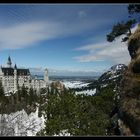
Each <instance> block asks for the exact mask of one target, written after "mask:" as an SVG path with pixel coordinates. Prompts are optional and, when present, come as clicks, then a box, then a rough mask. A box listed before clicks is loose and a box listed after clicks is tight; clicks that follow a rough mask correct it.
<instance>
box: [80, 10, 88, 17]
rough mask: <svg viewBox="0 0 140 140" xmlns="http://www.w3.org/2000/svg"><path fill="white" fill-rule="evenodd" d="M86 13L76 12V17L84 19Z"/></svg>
mask: <svg viewBox="0 0 140 140" xmlns="http://www.w3.org/2000/svg"><path fill="white" fill-rule="evenodd" d="M86 15H87V14H86V12H85V11H79V12H78V16H79V17H80V18H84V17H86Z"/></svg>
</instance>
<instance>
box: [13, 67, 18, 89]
mask: <svg viewBox="0 0 140 140" xmlns="http://www.w3.org/2000/svg"><path fill="white" fill-rule="evenodd" d="M17 87H18V83H17V66H16V64H15V66H14V92H16V91H17Z"/></svg>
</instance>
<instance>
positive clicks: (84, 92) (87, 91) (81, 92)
mask: <svg viewBox="0 0 140 140" xmlns="http://www.w3.org/2000/svg"><path fill="white" fill-rule="evenodd" d="M95 93H96V88H95V89H93V90H82V91H76V92H75V94H76V95H78V94H87V95H94V94H95Z"/></svg>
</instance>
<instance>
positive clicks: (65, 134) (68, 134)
mask: <svg viewBox="0 0 140 140" xmlns="http://www.w3.org/2000/svg"><path fill="white" fill-rule="evenodd" d="M54 136H71V134H70V133H68V130H61V132H60V133H59V134H58V135H57V134H55V135H54Z"/></svg>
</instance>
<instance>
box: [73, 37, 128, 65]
mask: <svg viewBox="0 0 140 140" xmlns="http://www.w3.org/2000/svg"><path fill="white" fill-rule="evenodd" d="M121 37H122V36H121ZM121 37H119V38H118V39H116V41H114V42H112V43H110V42H106V41H103V42H101V43H96V44H95V43H93V44H88V45H85V46H81V47H79V48H77V51H87V52H88V53H87V54H85V55H82V56H76V57H74V59H76V60H77V61H79V62H93V61H103V62H105V61H108V62H110V63H112V64H118V63H124V64H128V62H129V61H130V56H129V52H128V50H127V44H126V43H124V42H121Z"/></svg>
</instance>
